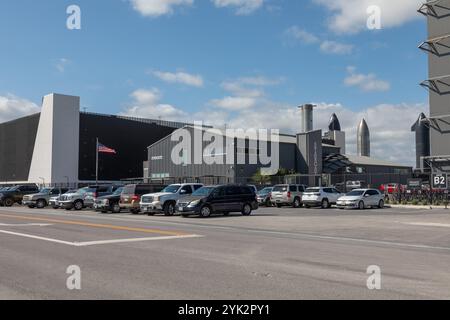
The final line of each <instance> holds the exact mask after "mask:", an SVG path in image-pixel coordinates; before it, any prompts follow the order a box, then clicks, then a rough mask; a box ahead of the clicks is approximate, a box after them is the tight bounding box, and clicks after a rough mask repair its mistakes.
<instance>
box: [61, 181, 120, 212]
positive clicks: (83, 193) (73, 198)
mask: <svg viewBox="0 0 450 320" xmlns="http://www.w3.org/2000/svg"><path fill="white" fill-rule="evenodd" d="M120 187H121V186H116V185H94V186H89V187H84V188H81V189H78V191H77V192H75V193H66V194H64V195H62V196H61V197H60V199H59V200H58V203H59V206H60V207H61V208H63V209H66V210H72V209H75V210H77V211H78V210H82V209H83V208H93V207H94V202H95V199H96V198H97V197H100V196H105V195H108V194H112V193H114V191H116V190H117V189H118V188H120Z"/></svg>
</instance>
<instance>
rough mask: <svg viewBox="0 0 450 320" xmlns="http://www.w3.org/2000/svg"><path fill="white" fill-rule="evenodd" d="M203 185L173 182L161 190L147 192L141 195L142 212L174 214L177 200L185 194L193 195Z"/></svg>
mask: <svg viewBox="0 0 450 320" xmlns="http://www.w3.org/2000/svg"><path fill="white" fill-rule="evenodd" d="M201 187H203V184H199V183H184V184H171V185H170V186H167V187H166V188H164V189H163V190H162V191H161V192H158V193H150V194H145V195H143V196H142V197H141V201H140V208H141V212H144V213H148V214H149V215H153V214H157V213H164V214H165V215H166V216H173V215H174V213H175V212H176V210H175V205H176V204H177V201H178V200H179V199H180V198H181V197H184V196H188V195H191V194H192V193H193V192H194V191H196V190H198V189H200V188H201Z"/></svg>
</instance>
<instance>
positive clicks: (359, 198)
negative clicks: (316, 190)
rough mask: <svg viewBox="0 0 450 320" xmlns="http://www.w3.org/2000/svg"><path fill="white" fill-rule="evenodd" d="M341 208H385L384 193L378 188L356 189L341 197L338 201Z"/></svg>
mask: <svg viewBox="0 0 450 320" xmlns="http://www.w3.org/2000/svg"><path fill="white" fill-rule="evenodd" d="M336 205H337V207H338V208H340V209H345V208H353V209H360V210H363V209H365V208H373V207H377V208H380V209H382V208H384V195H383V194H382V193H381V192H380V191H378V190H376V189H356V190H353V191H351V192H349V193H347V194H346V195H345V196H343V197H340V198H339V199H338V201H337V203H336Z"/></svg>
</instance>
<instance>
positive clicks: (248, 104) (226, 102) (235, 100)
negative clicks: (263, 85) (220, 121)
mask: <svg viewBox="0 0 450 320" xmlns="http://www.w3.org/2000/svg"><path fill="white" fill-rule="evenodd" d="M210 103H211V104H212V105H214V106H216V107H219V108H222V109H226V110H229V111H239V110H243V109H249V108H253V107H254V106H255V105H256V99H255V98H252V97H225V98H223V99H214V100H211V102H210Z"/></svg>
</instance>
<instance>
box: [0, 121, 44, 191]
mask: <svg viewBox="0 0 450 320" xmlns="http://www.w3.org/2000/svg"><path fill="white" fill-rule="evenodd" d="M39 118H40V113H38V114H34V115H31V116H28V117H24V118H20V119H17V120H13V121H9V122H5V123H2V124H0V181H4V182H7V181H27V180H28V174H29V172H30V166H31V158H32V157H33V150H34V143H35V141H36V135H37V130H38V126H39Z"/></svg>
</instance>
